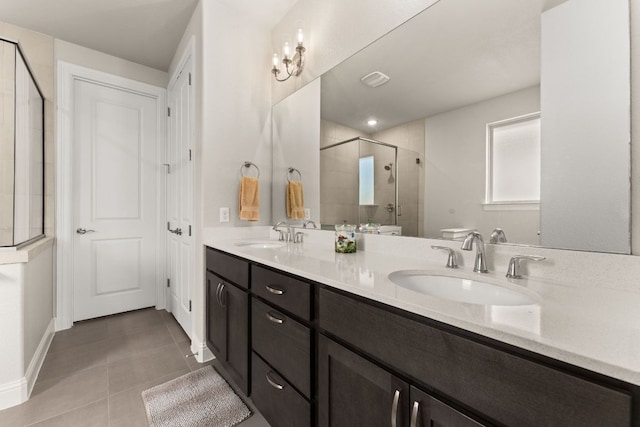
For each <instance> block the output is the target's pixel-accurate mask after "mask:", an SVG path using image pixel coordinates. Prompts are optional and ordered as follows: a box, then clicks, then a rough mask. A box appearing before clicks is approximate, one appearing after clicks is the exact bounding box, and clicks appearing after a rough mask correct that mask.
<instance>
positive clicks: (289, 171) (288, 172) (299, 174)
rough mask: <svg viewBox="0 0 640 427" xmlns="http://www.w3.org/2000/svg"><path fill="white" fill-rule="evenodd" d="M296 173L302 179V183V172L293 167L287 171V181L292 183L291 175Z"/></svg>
mask: <svg viewBox="0 0 640 427" xmlns="http://www.w3.org/2000/svg"><path fill="white" fill-rule="evenodd" d="M294 172H298V176H299V177H300V179H299V181H302V174H301V173H300V171H299V170H298V169H296V168H292V167H290V168H289V169H288V170H287V181H289V182H291V177H290V175H291V174H292V173H294Z"/></svg>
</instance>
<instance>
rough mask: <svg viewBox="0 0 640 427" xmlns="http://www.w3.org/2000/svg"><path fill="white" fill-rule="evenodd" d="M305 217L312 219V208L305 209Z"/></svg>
mask: <svg viewBox="0 0 640 427" xmlns="http://www.w3.org/2000/svg"><path fill="white" fill-rule="evenodd" d="M304 219H311V209H309V208H305V209H304Z"/></svg>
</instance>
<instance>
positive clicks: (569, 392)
mask: <svg viewBox="0 0 640 427" xmlns="http://www.w3.org/2000/svg"><path fill="white" fill-rule="evenodd" d="M318 318H319V325H320V328H322V329H324V330H326V331H327V332H330V333H331V334H333V335H335V336H337V337H340V338H341V339H342V340H345V341H346V342H348V343H350V344H351V345H353V346H354V347H356V348H358V349H360V350H361V351H364V352H365V353H368V354H369V355H371V356H373V357H374V358H376V359H377V360H379V361H380V362H382V363H384V364H386V365H387V366H389V367H390V368H391V369H395V370H398V371H401V372H404V373H405V374H406V375H409V376H410V377H413V378H415V379H416V380H417V381H419V382H421V383H423V384H425V385H426V386H428V387H429V388H432V389H434V390H437V391H438V392H439V393H442V394H444V395H448V396H450V397H452V398H453V399H455V400H456V401H458V402H460V403H462V404H463V405H465V406H468V407H470V408H473V409H474V410H476V411H478V412H479V414H481V415H483V416H485V417H488V418H489V419H493V420H495V421H497V422H498V423H499V424H503V425H513V426H516V425H517V426H540V425H561V426H564V427H569V426H576V427H579V426H580V427H581V426H586V425H593V426H596V425H602V426H604V425H606V426H630V425H631V403H632V399H631V396H630V395H628V394H626V393H624V392H622V391H619V390H616V389H614V388H609V387H606V386H603V385H600V384H598V383H595V382H591V381H588V380H586V379H583V378H579V377H577V376H574V375H571V374H569V373H565V372H562V371H560V370H559V369H556V368H552V367H549V366H546V365H543V364H540V363H537V362H534V361H532V360H529V359H526V358H524V357H521V356H518V355H515V354H512V353H507V352H505V351H502V350H500V349H498V348H493V347H490V346H488V345H486V344H482V343H480V342H477V341H475V340H471V339H468V338H465V337H462V336H459V335H456V334H453V333H450V332H448V331H445V330H442V329H439V328H437V327H435V326H430V325H427V324H425V323H421V322H418V321H416V320H412V319H410V318H408V317H405V316H402V315H400V314H398V313H392V312H389V311H386V310H383V309H381V308H378V307H375V306H373V305H370V304H368V303H365V302H362V301H361V300H356V299H354V298H350V297H346V296H343V295H341V294H338V293H335V292H332V291H328V290H326V289H321V290H320V292H319V313H318Z"/></svg>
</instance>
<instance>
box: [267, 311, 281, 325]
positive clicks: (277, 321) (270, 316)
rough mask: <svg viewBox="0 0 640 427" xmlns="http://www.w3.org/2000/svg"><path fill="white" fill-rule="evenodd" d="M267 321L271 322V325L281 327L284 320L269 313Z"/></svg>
mask: <svg viewBox="0 0 640 427" xmlns="http://www.w3.org/2000/svg"><path fill="white" fill-rule="evenodd" d="M267 319H269V320H271V321H272V322H273V323H277V324H278V325H282V324H283V323H284V319H281V318H279V317H278V316H274V315H273V314H271V312H267Z"/></svg>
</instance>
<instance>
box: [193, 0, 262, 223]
mask: <svg viewBox="0 0 640 427" xmlns="http://www.w3.org/2000/svg"><path fill="white" fill-rule="evenodd" d="M203 46H204V51H203V58H202V67H203V86H202V91H203V123H202V130H203V133H202V162H203V165H206V167H203V168H202V202H203V204H202V215H203V217H202V221H203V226H204V227H211V226H249V225H268V224H271V197H270V194H271V163H272V154H271V103H270V98H271V89H270V83H271V81H270V79H271V75H270V74H269V68H268V64H267V66H266V68H265V66H264V64H263V62H262V60H261V58H265V57H267V58H268V55H269V52H270V46H269V30H268V29H267V28H264V27H261V26H260V25H259V24H258V23H256V22H252V21H249V20H247V18H246V16H245V15H244V14H243V13H242V12H241V11H240V10H237V9H235V8H234V6H233V5H231V4H227V3H222V2H219V1H208V2H203ZM245 161H251V162H253V163H255V164H256V165H257V166H258V167H259V168H260V195H261V197H260V221H256V222H247V221H242V220H240V218H239V214H238V188H239V183H240V177H241V172H240V169H241V166H242V165H243V164H244V162H245ZM221 207H229V208H230V211H231V215H230V216H231V220H230V222H229V223H224V224H220V223H219V210H220V208H221Z"/></svg>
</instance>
